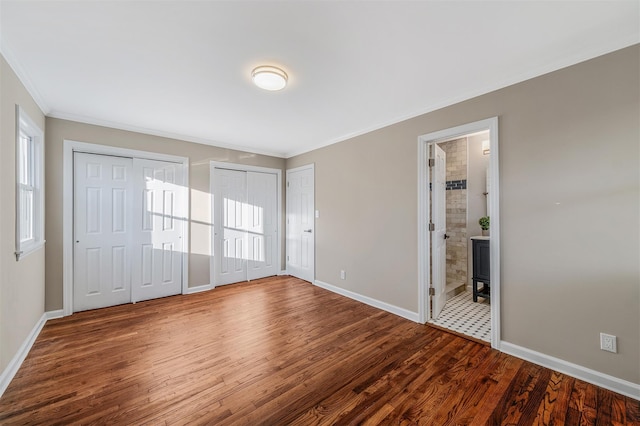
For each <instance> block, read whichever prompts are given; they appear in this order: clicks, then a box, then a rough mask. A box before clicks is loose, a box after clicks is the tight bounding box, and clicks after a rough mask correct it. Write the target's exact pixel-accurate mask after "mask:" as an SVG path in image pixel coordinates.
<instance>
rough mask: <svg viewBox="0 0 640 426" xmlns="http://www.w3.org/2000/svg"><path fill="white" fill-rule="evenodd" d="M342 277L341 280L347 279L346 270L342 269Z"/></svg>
mask: <svg viewBox="0 0 640 426" xmlns="http://www.w3.org/2000/svg"><path fill="white" fill-rule="evenodd" d="M340 279H341V280H346V279H347V273H346V272H345V271H340Z"/></svg>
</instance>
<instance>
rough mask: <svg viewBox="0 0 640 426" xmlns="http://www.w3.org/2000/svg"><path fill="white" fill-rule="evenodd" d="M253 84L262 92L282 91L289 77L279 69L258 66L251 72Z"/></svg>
mask: <svg viewBox="0 0 640 426" xmlns="http://www.w3.org/2000/svg"><path fill="white" fill-rule="evenodd" d="M251 78H252V79H253V83H254V84H255V85H256V86H258V87H259V88H261V89H264V90H271V91H275V90H282V89H284V88H285V86H286V85H287V80H288V79H289V77H288V76H287V73H286V72H284V71H282V70H281V69H280V68H277V67H272V66H267V65H264V66H260V67H257V68H254V70H253V71H251Z"/></svg>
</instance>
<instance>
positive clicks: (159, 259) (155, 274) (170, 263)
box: [131, 158, 186, 302]
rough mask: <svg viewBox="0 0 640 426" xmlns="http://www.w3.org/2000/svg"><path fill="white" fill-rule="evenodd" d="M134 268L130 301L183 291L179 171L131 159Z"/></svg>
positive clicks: (177, 167)
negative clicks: (133, 188)
mask: <svg viewBox="0 0 640 426" xmlns="http://www.w3.org/2000/svg"><path fill="white" fill-rule="evenodd" d="M133 170H134V174H135V181H136V182H137V183H139V185H136V188H135V191H134V197H133V205H134V211H135V213H134V217H133V235H132V237H133V241H134V253H133V259H134V262H133V265H132V272H133V274H132V283H131V284H132V289H131V292H132V293H131V300H132V301H133V302H138V301H141V300H148V299H155V298H158V297H165V296H171V295H174V294H179V293H180V292H181V290H182V256H183V249H182V221H183V220H184V218H185V216H186V214H185V212H183V211H182V210H181V207H182V206H183V205H184V203H183V200H182V197H183V196H184V193H185V191H184V190H183V187H181V186H180V185H178V184H177V182H182V175H181V173H182V167H181V166H180V165H178V164H175V163H168V162H165V161H154V160H142V159H138V158H134V159H133Z"/></svg>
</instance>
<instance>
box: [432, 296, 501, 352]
mask: <svg viewBox="0 0 640 426" xmlns="http://www.w3.org/2000/svg"><path fill="white" fill-rule="evenodd" d="M429 322H430V323H432V324H435V325H438V326H440V327H444V328H448V329H449V330H453V331H456V332H458V333H462V334H466V335H467V336H471V337H475V338H476V339H480V340H484V341H485V342H490V341H491V305H490V304H489V301H488V300H486V299H483V298H478V302H477V303H476V302H474V301H473V298H472V294H471V292H470V291H465V292H462V293H460V294H458V295H456V296H454V297H452V298H451V299H449V300H448V301H447V303H446V304H445V305H444V308H443V309H442V312H440V315H439V316H438V318H437V319H436V320H431V321H429Z"/></svg>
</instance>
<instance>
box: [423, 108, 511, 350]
mask: <svg viewBox="0 0 640 426" xmlns="http://www.w3.org/2000/svg"><path fill="white" fill-rule="evenodd" d="M486 130H488V131H489V140H490V144H491V145H490V146H491V153H490V157H489V174H490V176H489V184H490V187H491V191H490V193H489V206H490V210H491V249H490V250H491V262H490V264H491V265H490V267H491V347H492V348H494V349H498V350H499V349H500V175H499V157H498V117H491V118H487V119H485V120H480V121H476V122H473V123H467V124H463V125H460V126H456V127H451V128H449V129H444V130H439V131H436V132H432V133H428V134H425V135H421V136H419V137H418V318H419V322H420V323H422V324H424V323H426V322H427V320H428V318H429V317H430V316H431V307H430V304H429V300H428V297H429V290H428V288H429V283H430V280H431V277H430V274H429V263H428V259H429V258H430V256H431V253H430V249H429V225H428V224H429V220H430V217H429V182H430V181H429V179H430V178H429V165H428V161H429V149H428V145H429V144H430V143H437V142H443V141H445V140H450V139H454V138H456V137H460V136H465V135H468V134H471V133H477V132H482V131H486Z"/></svg>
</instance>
